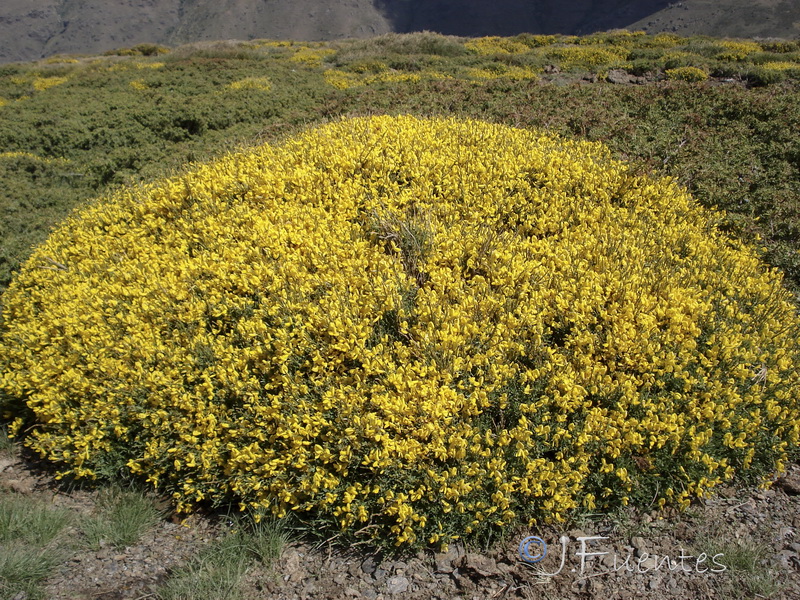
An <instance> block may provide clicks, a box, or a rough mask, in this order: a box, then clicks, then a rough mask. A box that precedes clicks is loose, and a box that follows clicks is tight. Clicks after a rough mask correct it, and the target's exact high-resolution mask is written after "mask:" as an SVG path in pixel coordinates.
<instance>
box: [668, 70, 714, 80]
mask: <svg viewBox="0 0 800 600" xmlns="http://www.w3.org/2000/svg"><path fill="white" fill-rule="evenodd" d="M664 75H666V76H667V79H669V80H670V81H690V82H692V81H695V82H696V81H705V80H706V79H708V73H706V72H705V71H704V70H703V69H698V68H697V67H676V68H674V69H667V70H666V71H664Z"/></svg>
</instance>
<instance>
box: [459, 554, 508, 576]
mask: <svg viewBox="0 0 800 600" xmlns="http://www.w3.org/2000/svg"><path fill="white" fill-rule="evenodd" d="M458 566H459V567H460V568H463V569H465V570H468V571H473V572H474V573H477V574H478V575H480V576H481V577H491V576H493V575H500V571H499V570H498V568H497V563H496V562H495V560H494V559H493V558H489V557H488V556H483V555H482V554H473V553H468V554H466V555H464V556H463V557H462V558H461V560H460V561H459V563H458Z"/></svg>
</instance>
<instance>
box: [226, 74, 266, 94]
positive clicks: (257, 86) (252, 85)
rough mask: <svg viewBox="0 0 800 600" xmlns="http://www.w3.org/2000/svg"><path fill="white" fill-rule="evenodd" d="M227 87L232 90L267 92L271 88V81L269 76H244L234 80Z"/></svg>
mask: <svg viewBox="0 0 800 600" xmlns="http://www.w3.org/2000/svg"><path fill="white" fill-rule="evenodd" d="M228 87H229V88H230V89H232V90H261V91H262V92H268V91H270V90H271V89H272V81H271V80H270V78H269V77H245V78H244V79H240V80H239V81H234V82H233V83H231V84H229V85H228Z"/></svg>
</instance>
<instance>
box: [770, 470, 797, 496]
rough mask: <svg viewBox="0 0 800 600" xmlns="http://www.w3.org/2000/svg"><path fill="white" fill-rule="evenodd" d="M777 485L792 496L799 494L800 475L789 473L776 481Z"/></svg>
mask: <svg viewBox="0 0 800 600" xmlns="http://www.w3.org/2000/svg"><path fill="white" fill-rule="evenodd" d="M775 487H777V488H779V489H781V490H783V491H784V492H786V493H787V494H789V495H790V496H797V495H798V494H800V476H798V475H796V474H794V473H792V474H788V473H787V474H786V475H784V476H783V477H781V478H779V479H778V480H777V481H776V482H775Z"/></svg>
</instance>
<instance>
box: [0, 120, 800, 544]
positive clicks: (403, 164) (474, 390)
mask: <svg viewBox="0 0 800 600" xmlns="http://www.w3.org/2000/svg"><path fill="white" fill-rule="evenodd" d="M716 218H717V217H716V216H715V214H713V213H711V212H709V211H706V210H705V209H702V208H700V207H699V206H698V205H696V204H695V203H694V202H693V200H692V199H691V198H690V197H689V196H688V195H687V194H686V193H685V192H684V191H682V190H681V189H680V188H679V187H678V186H677V185H676V184H675V183H674V182H673V181H670V180H663V179H651V178H648V177H644V176H641V175H637V174H634V172H632V170H631V169H629V168H628V167H627V166H626V165H625V164H624V163H621V162H618V161H616V160H614V159H613V158H612V157H611V154H610V152H609V151H608V150H607V149H606V148H605V147H603V146H602V145H599V144H594V143H587V142H574V141H565V140H562V139H558V138H555V137H552V136H550V135H547V134H544V133H541V132H536V131H525V130H518V129H512V128H508V127H504V126H499V125H492V124H488V123H483V122H478V121H468V120H467V121H461V120H456V119H437V120H425V119H417V118H414V117H410V116H402V117H373V118H359V119H352V120H343V121H339V122H335V123H332V124H328V125H325V126H322V127H319V128H317V129H312V130H310V131H308V132H306V133H304V134H302V135H300V136H298V137H296V138H294V139H290V140H288V141H286V142H285V143H283V144H282V145H280V146H276V147H270V146H265V147H260V148H257V149H254V150H250V151H247V152H243V153H238V154H235V155H231V156H229V157H227V158H224V159H221V160H219V161H217V162H214V163H210V164H207V165H203V166H199V167H196V168H195V169H194V170H193V171H191V172H189V173H187V174H185V175H183V176H180V177H176V178H172V179H168V180H165V181H163V182H160V183H157V184H153V185H150V186H147V187H137V188H133V189H126V190H122V191H119V192H117V193H116V195H114V196H112V197H110V198H107V199H105V200H102V201H98V202H95V203H93V204H92V205H90V206H89V207H87V208H86V209H85V210H83V211H82V212H81V213H77V214H75V215H74V216H72V217H71V218H69V219H68V220H67V221H66V222H65V223H64V224H63V226H62V227H60V228H59V229H58V230H57V231H55V232H54V233H53V234H52V235H51V237H50V238H49V239H48V241H47V242H46V243H45V244H44V245H42V246H41V247H40V248H38V249H37V250H36V251H35V253H34V254H33V255H32V257H31V258H30V260H29V261H28V262H27V263H26V265H25V267H24V268H23V269H22V271H21V272H20V273H19V274H18V276H17V277H16V279H15V280H14V282H13V283H12V285H11V287H10V288H9V290H8V292H7V293H6V295H5V297H4V302H5V309H4V321H3V323H2V341H1V342H0V409H2V410H3V411H4V412H5V414H6V417H11V418H15V419H16V420H15V422H14V427H13V430H14V431H15V432H21V431H22V429H23V428H24V429H25V430H26V431H28V435H27V438H26V444H27V445H28V446H29V447H30V448H32V449H33V450H35V451H36V452H38V453H39V454H40V455H41V456H43V457H46V458H48V459H50V460H52V461H55V462H56V463H58V464H60V465H61V469H62V473H64V474H66V473H70V474H73V475H76V476H83V477H93V476H97V475H104V474H107V473H110V472H112V473H116V472H118V471H119V470H120V469H123V470H127V471H129V472H130V473H133V474H137V475H140V476H142V477H145V478H147V479H148V481H150V482H151V483H152V484H154V485H157V486H159V487H161V488H162V489H164V490H167V491H169V492H171V493H172V494H173V495H174V498H175V500H176V502H177V504H178V507H179V509H181V510H190V509H191V507H192V505H194V504H195V503H198V502H202V501H211V502H215V503H222V502H227V501H230V500H238V501H239V502H240V503H241V506H242V508H245V509H246V508H252V509H258V510H267V511H271V512H272V513H273V514H274V515H276V516H283V515H286V514H287V513H289V512H293V513H295V514H296V515H298V517H300V518H306V517H309V518H314V519H315V520H316V522H317V523H320V522H322V523H327V524H328V526H330V527H336V528H341V529H342V530H343V531H345V532H348V533H349V534H351V535H356V532H361V533H360V535H369V536H374V537H375V539H376V540H388V541H390V542H392V543H395V544H398V545H403V544H427V543H431V544H433V543H446V542H448V541H450V540H452V539H454V538H457V537H458V536H461V535H469V534H478V533H486V532H487V531H488V530H491V529H493V528H505V527H509V526H511V525H515V524H518V523H521V522H534V521H543V520H558V519H561V518H563V517H564V516H565V515H566V514H567V513H568V512H569V511H570V510H572V509H575V508H576V507H581V506H583V507H586V508H589V509H602V508H605V507H609V506H613V505H618V504H620V503H623V504H624V503H627V502H629V501H643V502H648V503H649V502H651V501H657V502H658V503H659V504H661V505H663V504H664V503H667V502H670V503H678V504H686V503H688V499H689V498H691V497H692V496H695V495H702V494H704V493H706V492H707V491H708V490H709V489H711V488H712V487H713V486H714V485H716V484H718V483H720V482H722V481H725V480H728V479H730V478H731V477H733V476H734V474H735V473H736V472H739V471H751V472H753V473H756V474H763V473H767V472H770V471H774V470H776V469H779V468H781V466H782V464H783V462H784V461H785V460H786V457H787V452H788V450H789V449H790V448H793V447H795V446H796V445H797V443H798V439H800V403H799V402H798V396H800V390H799V388H798V378H799V377H800V375H798V371H797V369H796V367H795V365H797V364H798V361H799V360H800V348H799V347H798V339H800V336H798V318H797V316H796V314H795V308H794V306H793V304H792V303H791V301H790V295H789V294H788V292H786V291H784V289H783V288H782V287H781V278H780V275H779V274H777V273H776V272H773V271H770V270H767V269H765V268H764V267H763V265H762V264H761V263H760V261H759V259H758V258H757V255H756V253H755V252H754V251H752V250H751V249H749V248H748V247H746V246H744V245H742V244H740V243H738V242H735V241H732V240H730V239H728V238H727V237H725V236H724V235H723V234H722V233H720V232H718V231H717V229H716V228H715V222H716Z"/></svg>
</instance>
